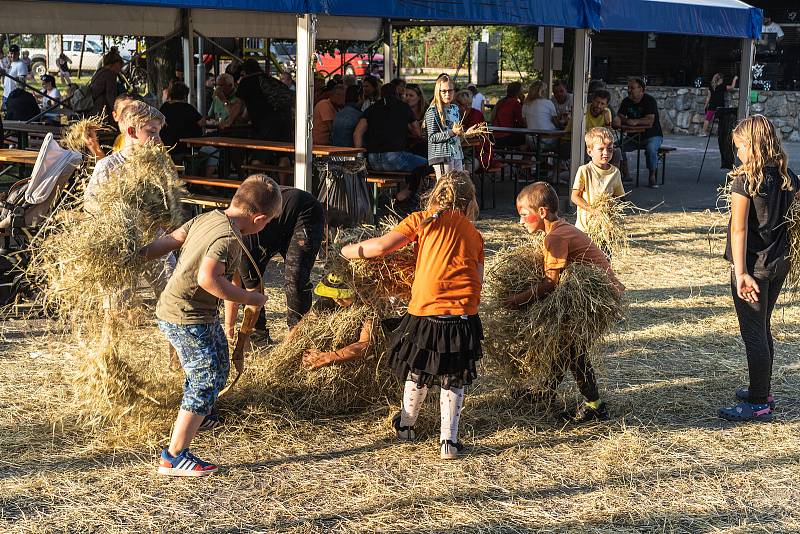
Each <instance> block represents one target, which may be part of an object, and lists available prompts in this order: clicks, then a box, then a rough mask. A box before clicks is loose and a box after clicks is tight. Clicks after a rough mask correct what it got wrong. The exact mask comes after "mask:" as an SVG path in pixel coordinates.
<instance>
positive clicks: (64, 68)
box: [56, 52, 72, 85]
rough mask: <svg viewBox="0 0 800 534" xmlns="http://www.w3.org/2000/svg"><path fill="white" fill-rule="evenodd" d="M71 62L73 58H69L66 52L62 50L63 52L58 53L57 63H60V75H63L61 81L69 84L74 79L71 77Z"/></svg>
mask: <svg viewBox="0 0 800 534" xmlns="http://www.w3.org/2000/svg"><path fill="white" fill-rule="evenodd" d="M70 63H72V60H71V59H70V58H68V57H67V55H66V54H65V53H64V52H61V54H59V55H58V59H57V60H56V65H58V75H59V76H60V77H61V83H62V84H64V85H69V84H71V83H72V79H71V78H70V77H69V64H70Z"/></svg>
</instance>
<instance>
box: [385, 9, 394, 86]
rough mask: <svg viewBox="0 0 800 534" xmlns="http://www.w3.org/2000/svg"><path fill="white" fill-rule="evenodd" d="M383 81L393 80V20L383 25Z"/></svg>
mask: <svg viewBox="0 0 800 534" xmlns="http://www.w3.org/2000/svg"><path fill="white" fill-rule="evenodd" d="M383 28H384V30H383V39H384V40H383V83H389V82H391V81H392V74H393V71H392V63H393V61H392V21H391V20H389V21H386V24H384V26H383Z"/></svg>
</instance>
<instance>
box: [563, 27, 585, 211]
mask: <svg viewBox="0 0 800 534" xmlns="http://www.w3.org/2000/svg"><path fill="white" fill-rule="evenodd" d="M573 69H574V70H573V75H572V80H573V81H572V83H573V87H572V95H573V96H572V99H573V104H572V151H571V156H570V159H571V163H570V166H569V177H568V181H569V183H570V184H571V183H572V177H573V176H575V174H576V173H577V172H578V167H580V166H581V165H583V155H584V154H585V153H586V151H585V149H584V141H583V129H584V126H583V121H584V115H585V113H586V78H587V76H588V75H589V30H585V29H578V30H575V62H574V66H573ZM567 198H569V195H567Z"/></svg>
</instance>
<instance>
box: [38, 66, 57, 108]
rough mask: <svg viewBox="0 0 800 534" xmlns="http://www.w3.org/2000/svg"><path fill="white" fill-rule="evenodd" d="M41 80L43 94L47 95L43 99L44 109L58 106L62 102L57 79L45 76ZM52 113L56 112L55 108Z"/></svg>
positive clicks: (48, 75)
mask: <svg viewBox="0 0 800 534" xmlns="http://www.w3.org/2000/svg"><path fill="white" fill-rule="evenodd" d="M39 79H40V80H41V81H42V92H43V93H46V94H47V96H43V97H42V108H45V109H46V108H50V107H53V106H58V105H59V101H60V100H61V91H59V90H58V88H57V87H56V79H55V77H54V76H52V75H50V74H45V75H44V76H42V77H41V78H39ZM52 111H55V108H54V109H53V110H52Z"/></svg>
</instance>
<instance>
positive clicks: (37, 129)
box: [3, 121, 64, 148]
mask: <svg viewBox="0 0 800 534" xmlns="http://www.w3.org/2000/svg"><path fill="white" fill-rule="evenodd" d="M3 129H4V130H6V131H9V132H17V133H18V140H19V143H18V145H19V148H28V145H29V144H30V143H29V142H28V137H29V136H30V134H34V135H39V136H41V137H44V136H45V135H47V134H49V133H52V134H53V137H55V138H56V139H60V138H61V136H62V135H63V133H64V127H63V126H59V125H55V124H45V123H42V122H24V121H4V122H3Z"/></svg>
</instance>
